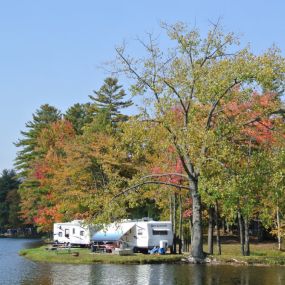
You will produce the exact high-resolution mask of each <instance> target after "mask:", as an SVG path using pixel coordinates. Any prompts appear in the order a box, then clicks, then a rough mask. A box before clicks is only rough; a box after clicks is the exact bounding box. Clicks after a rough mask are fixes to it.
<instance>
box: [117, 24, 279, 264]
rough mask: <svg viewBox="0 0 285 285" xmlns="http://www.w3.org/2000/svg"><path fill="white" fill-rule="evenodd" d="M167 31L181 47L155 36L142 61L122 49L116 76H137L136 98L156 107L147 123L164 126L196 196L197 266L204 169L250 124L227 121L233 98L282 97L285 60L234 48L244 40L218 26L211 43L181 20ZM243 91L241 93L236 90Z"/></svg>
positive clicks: (147, 116)
mask: <svg viewBox="0 0 285 285" xmlns="http://www.w3.org/2000/svg"><path fill="white" fill-rule="evenodd" d="M163 28H164V29H165V30H166V32H167V34H168V36H169V38H170V39H171V40H173V41H174V42H175V46H174V48H172V49H170V51H163V50H162V49H161V48H160V47H159V45H158V43H157V42H156V41H155V40H154V39H153V37H152V36H151V35H150V36H149V41H148V42H143V46H144V47H145V48H146V54H147V55H146V56H144V57H143V58H141V59H135V58H132V57H131V56H129V55H128V54H127V53H126V50H125V47H119V48H117V49H116V51H117V62H116V63H117V64H118V63H119V64H120V68H119V70H117V71H122V70H123V71H124V72H125V73H126V74H127V76H129V78H131V79H133V80H134V84H133V86H132V91H133V93H134V94H135V95H139V94H140V95H145V97H146V99H147V102H149V105H148V107H147V108H145V109H144V113H143V114H142V115H143V116H142V117H141V118H140V120H141V121H148V122H151V123H152V126H153V127H154V126H155V125H159V126H160V127H162V128H164V130H165V133H166V135H165V137H163V141H161V143H162V144H164V143H167V144H168V145H172V146H173V148H174V149H175V151H176V153H177V156H178V157H179V159H180V160H181V162H182V166H183V171H184V173H183V176H184V175H186V177H187V180H188V188H189V191H190V192H191V197H192V213H193V216H192V220H193V238H192V251H191V253H192V256H193V257H194V259H196V261H198V260H200V259H201V258H203V257H204V253H203V239H202V219H201V211H202V210H201V193H200V190H199V180H200V176H201V171H202V169H204V168H205V167H206V165H207V162H208V161H209V160H210V159H215V157H210V153H211V147H212V146H213V145H215V144H217V143H218V139H219V138H220V137H224V136H227V137H228V140H229V137H230V135H232V134H233V132H232V130H235V132H240V131H241V130H242V127H243V125H237V124H236V123H235V122H231V120H227V121H225V120H224V118H225V111H224V109H225V105H226V104H227V103H228V102H230V101H232V100H233V98H235V100H236V101H242V100H243V99H244V98H249V97H250V96H252V92H253V91H254V90H263V91H266V92H271V91H272V92H276V94H279V92H280V91H281V90H283V79H284V59H283V58H282V57H281V55H280V53H279V51H278V50H277V49H275V48H272V49H270V50H268V51H267V52H266V53H264V54H262V55H258V56H257V55H254V54H253V53H252V52H251V51H250V50H249V48H244V49H237V50H236V51H235V44H236V45H237V44H238V40H237V39H236V37H235V36H234V35H233V34H232V33H228V34H224V33H223V32H222V30H221V28H220V26H219V25H214V26H213V27H212V29H210V31H209V32H208V34H207V36H206V37H205V38H203V37H201V36H200V34H199V32H198V30H197V29H193V30H189V29H188V28H187V27H186V26H185V25H184V24H181V23H178V24H175V25H170V26H169V25H163ZM140 42H142V41H140ZM237 87H239V92H235V89H236V88H237ZM276 100H277V99H276ZM173 107H177V108H178V109H179V110H180V114H179V116H180V120H179V122H180V123H179V124H178V123H177V121H176V120H173V112H171V110H172V109H173ZM260 110H261V112H260V113H259V114H258V116H257V117H262V116H265V117H266V116H267V115H268V113H267V112H266V111H267V110H266V108H261V109H260ZM220 117H223V120H222V121H221V122H220V121H219V119H220ZM256 119H257V118H256ZM229 130H231V131H230V132H229ZM220 147H221V149H222V148H223V145H221V146H220Z"/></svg>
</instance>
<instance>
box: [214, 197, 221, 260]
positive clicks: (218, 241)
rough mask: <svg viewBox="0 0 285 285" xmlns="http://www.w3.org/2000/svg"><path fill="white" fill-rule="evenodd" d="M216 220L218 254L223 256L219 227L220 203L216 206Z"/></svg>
mask: <svg viewBox="0 0 285 285" xmlns="http://www.w3.org/2000/svg"><path fill="white" fill-rule="evenodd" d="M215 219H216V230H217V233H216V240H217V247H218V254H219V255H221V254H222V249H221V239H220V225H219V204H218V201H216V204H215Z"/></svg>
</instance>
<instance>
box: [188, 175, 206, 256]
mask: <svg viewBox="0 0 285 285" xmlns="http://www.w3.org/2000/svg"><path fill="white" fill-rule="evenodd" d="M190 185H191V188H190V189H191V195H192V221H193V237H192V247H191V254H192V256H193V257H194V258H197V259H203V258H204V252H203V232H202V216H201V197H200V194H199V192H198V179H196V180H194V181H191V184H190Z"/></svg>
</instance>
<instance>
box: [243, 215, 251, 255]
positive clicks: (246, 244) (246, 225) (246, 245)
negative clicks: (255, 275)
mask: <svg viewBox="0 0 285 285" xmlns="http://www.w3.org/2000/svg"><path fill="white" fill-rule="evenodd" d="M243 220H244V255H246V256H249V255H250V249H249V223H248V217H244V219H243Z"/></svg>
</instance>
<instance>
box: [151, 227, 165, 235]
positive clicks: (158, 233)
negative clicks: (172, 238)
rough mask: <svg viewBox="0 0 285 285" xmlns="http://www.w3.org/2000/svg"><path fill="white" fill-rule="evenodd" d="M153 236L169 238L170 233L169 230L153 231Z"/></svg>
mask: <svg viewBox="0 0 285 285" xmlns="http://www.w3.org/2000/svg"><path fill="white" fill-rule="evenodd" d="M152 234H153V235H154V236H167V234H168V231H167V230H154V229H153V230H152Z"/></svg>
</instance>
